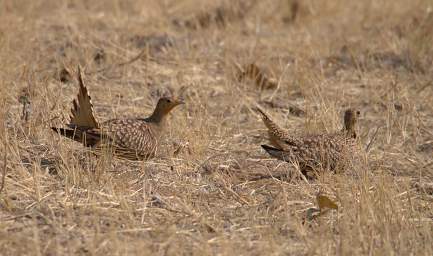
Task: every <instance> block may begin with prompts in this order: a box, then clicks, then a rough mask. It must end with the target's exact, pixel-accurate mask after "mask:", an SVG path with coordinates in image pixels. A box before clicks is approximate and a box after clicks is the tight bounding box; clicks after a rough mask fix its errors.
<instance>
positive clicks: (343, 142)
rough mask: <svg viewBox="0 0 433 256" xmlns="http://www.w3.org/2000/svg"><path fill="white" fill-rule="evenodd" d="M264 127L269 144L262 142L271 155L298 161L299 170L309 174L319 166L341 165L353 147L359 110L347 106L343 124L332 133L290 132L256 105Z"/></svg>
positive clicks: (335, 167)
mask: <svg viewBox="0 0 433 256" xmlns="http://www.w3.org/2000/svg"><path fill="white" fill-rule="evenodd" d="M258 111H259V112H260V114H261V116H262V120H263V122H264V123H265V125H266V127H267V128H268V134H269V138H270V142H271V144H272V145H273V146H274V147H272V146H268V145H262V148H263V149H264V150H266V152H267V153H268V154H270V155H271V156H273V157H275V158H277V159H279V160H283V161H286V162H290V163H294V164H298V165H299V167H300V169H301V171H302V173H304V174H308V176H311V172H313V173H314V172H317V171H319V170H332V171H339V170H342V169H344V167H345V166H346V165H347V162H348V161H349V159H350V156H351V154H353V152H354V150H355V147H356V130H355V125H356V122H357V119H358V116H359V111H354V110H352V109H348V110H346V111H345V113H344V127H343V129H342V130H341V131H338V132H334V133H322V134H315V135H306V136H293V135H290V134H289V133H288V132H287V131H285V130H283V129H282V128H280V127H279V126H278V125H277V124H276V123H274V122H273V121H272V120H271V119H270V118H269V116H268V115H266V113H265V112H264V111H263V110H261V109H258Z"/></svg>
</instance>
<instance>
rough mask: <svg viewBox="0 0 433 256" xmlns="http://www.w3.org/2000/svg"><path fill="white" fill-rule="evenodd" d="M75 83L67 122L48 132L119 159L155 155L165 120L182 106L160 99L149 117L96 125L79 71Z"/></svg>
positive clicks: (122, 119)
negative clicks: (76, 93)
mask: <svg viewBox="0 0 433 256" xmlns="http://www.w3.org/2000/svg"><path fill="white" fill-rule="evenodd" d="M78 83H79V86H80V89H79V92H78V95H77V98H76V99H74V101H73V108H72V109H71V113H72V115H71V117H70V118H71V120H70V123H69V124H68V125H67V128H56V127H52V129H53V130H54V131H56V132H57V133H59V134H61V135H63V136H65V137H68V138H70V139H73V140H75V141H78V142H81V143H83V144H84V145H85V146H87V147H92V148H94V149H96V150H97V151H100V150H101V149H103V148H111V149H113V152H114V154H115V155H116V156H118V157H122V158H127V159H134V160H142V159H147V158H151V157H153V156H155V153H156V150H157V147H158V144H159V141H160V139H161V137H162V135H163V130H164V126H165V125H164V121H165V117H166V116H167V114H168V113H169V112H170V111H171V110H172V109H173V108H174V107H176V106H177V105H179V104H183V102H182V101H180V100H178V99H175V98H171V97H162V98H160V99H159V101H158V103H157V105H156V107H155V110H154V111H153V113H152V115H151V116H150V117H147V118H121V119H111V120H108V121H105V122H103V123H99V122H98V121H97V120H96V118H95V116H94V114H93V105H92V101H91V98H90V95H89V93H88V91H87V88H86V86H85V84H84V81H83V77H82V74H81V71H80V68H78ZM107 146H108V147H107Z"/></svg>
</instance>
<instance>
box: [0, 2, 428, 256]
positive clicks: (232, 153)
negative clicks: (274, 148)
mask: <svg viewBox="0 0 433 256" xmlns="http://www.w3.org/2000/svg"><path fill="white" fill-rule="evenodd" d="M293 3H294V1H283V0H281V1H272V0H265V1H246V2H238V1H199V0H182V1H174V0H166V1H144V0H143V1H115V0H106V1H100V2H97V1H84V0H81V1H67V0H61V1H59V0H46V1H42V0H34V1H24V0H21V1H16V0H3V1H0V60H1V62H0V102H1V103H0V104H1V106H2V107H1V109H0V120H1V123H0V124H1V125H0V142H1V146H0V153H1V154H0V170H1V173H0V177H1V178H2V179H0V181H2V182H1V183H0V185H1V186H0V188H1V189H2V190H1V192H0V255H71V254H84V255H86V254H89V255H104V254H105V255H147V254H152V255H179V254H180V255H184V254H187V255H335V254H339V255H348V254H351V255H433V248H432V247H433V246H432V245H433V235H432V234H433V207H432V202H433V157H432V156H433V85H432V79H433V68H432V66H433V65H432V64H433V50H432V45H433V12H432V10H433V9H432V8H433V3H432V2H431V1H428V0H415V1H408V0H394V1H385V0H379V1H344V0H331V1H313V0H311V1H310V0H306V1H299V3H298V4H299V5H298V8H297V9H296V8H295V7H293ZM290 6H292V7H290ZM203 17H204V18H203ZM293 17H294V18H293ZM139 54H141V55H140V56H139V58H138V59H134V57H136V56H138V55H139ZM253 62H254V63H256V64H257V65H258V66H260V67H262V68H263V69H264V70H266V73H267V74H268V75H269V76H270V77H273V78H275V79H276V81H277V82H278V84H277V87H276V88H274V89H269V90H259V89H258V88H257V87H256V86H255V85H254V84H253V83H252V82H248V81H246V82H238V81H237V80H236V72H237V69H236V68H237V66H242V65H247V64H249V63H253ZM79 64H80V65H81V67H83V69H84V73H85V81H86V83H87V86H88V88H89V91H90V94H91V96H92V100H93V103H94V107H95V112H96V115H97V117H98V118H99V120H107V119H110V118H115V117H126V116H127V117H146V116H148V115H149V114H150V113H151V111H152V110H153V107H154V105H155V104H156V102H157V100H158V98H159V97H160V96H162V95H165V94H172V95H178V96H181V97H183V98H184V100H185V102H186V104H185V105H183V106H180V107H177V108H176V109H174V110H173V112H172V114H171V115H170V117H169V124H170V125H169V127H168V131H167V136H166V137H165V139H166V140H165V141H164V143H163V145H162V146H161V150H160V151H159V154H158V157H156V158H154V159H151V160H149V161H146V162H132V161H125V160H120V159H116V158H113V157H111V156H110V155H109V154H105V155H103V156H101V157H95V156H94V155H93V154H92V153H91V152H89V150H88V149H85V148H83V147H82V146H81V145H80V144H78V143H75V142H72V141H70V140H68V139H66V138H62V137H60V136H59V135H58V134H55V133H54V132H52V131H51V129H50V127H51V126H61V125H63V124H65V123H66V122H67V121H68V116H69V113H70V108H71V101H72V99H73V98H74V97H75V96H76V93H77V90H78V86H77V83H76V81H75V71H76V69H77V66H78V65H79ZM64 67H66V68H67V69H68V70H69V71H70V72H71V75H72V77H69V78H68V80H69V81H66V82H61V81H60V78H59V74H60V73H61V71H62V69H63V68H64ZM20 101H21V102H20ZM23 102H26V103H25V105H26V107H25V110H26V111H24V112H23V105H24V103H23ZM257 104H259V105H260V106H262V108H263V109H265V110H266V112H267V113H269V114H270V115H271V116H272V117H273V118H274V119H275V121H276V122H278V123H279V124H280V125H281V126H283V127H285V128H287V129H288V130H290V131H292V132H293V133H294V134H309V133H317V132H332V131H336V130H339V129H341V126H342V114H343V111H344V109H346V108H348V107H352V108H356V109H359V110H360V111H361V118H360V120H359V123H358V134H359V138H360V139H359V143H360V147H362V151H361V152H360V153H359V154H358V155H357V157H356V161H354V163H353V164H352V165H351V167H350V168H349V169H348V170H347V171H346V172H345V173H342V174H336V175H334V174H330V173H324V174H322V175H320V176H319V177H318V178H317V179H316V180H305V179H302V178H300V177H299V175H298V174H297V173H298V171H297V170H296V168H295V167H294V166H293V165H291V164H289V163H283V162H280V161H278V160H274V159H272V158H271V157H269V156H268V155H267V154H266V153H265V152H264V151H263V150H262V149H261V147H260V145H261V144H265V143H266V142H267V140H266V132H265V126H264V124H263V123H262V122H261V120H260V117H259V115H258V114H257V113H256V112H255V111H254V107H255V106H256V105H257ZM289 109H292V110H293V109H299V110H300V112H299V113H295V112H293V111H292V112H291V111H289ZM26 116H27V117H26ZM371 140H374V141H373V142H372V143H371V145H370V147H369V150H368V151H367V152H366V151H365V150H364V149H365V148H366V147H367V145H368V144H370V142H371ZM281 174H283V175H281ZM262 176H268V178H266V179H260V178H258V177H262ZM272 176H275V177H274V178H272ZM277 176H278V178H277ZM319 191H324V192H326V193H327V194H328V195H330V197H331V198H332V199H333V200H334V201H335V202H336V203H337V205H338V206H339V208H338V211H329V212H328V213H327V214H324V215H323V216H320V217H318V218H316V219H314V220H311V221H310V220H308V219H306V214H307V209H308V208H311V207H315V206H316V195H317V193H318V192H319Z"/></svg>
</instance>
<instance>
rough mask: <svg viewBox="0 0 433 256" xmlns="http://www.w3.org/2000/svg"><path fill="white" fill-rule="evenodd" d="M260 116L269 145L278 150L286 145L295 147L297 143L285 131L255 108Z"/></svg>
mask: <svg viewBox="0 0 433 256" xmlns="http://www.w3.org/2000/svg"><path fill="white" fill-rule="evenodd" d="M256 109H257V111H258V112H259V113H260V114H261V116H262V120H263V123H264V124H265V126H266V128H268V134H269V140H270V142H271V144H272V145H273V146H275V147H277V148H279V149H283V148H285V147H286V146H287V145H296V144H297V141H296V139H295V138H294V137H292V136H290V135H289V134H288V133H287V131H285V130H284V129H282V128H281V127H280V126H279V125H278V124H276V123H275V122H274V121H272V120H271V118H269V116H268V115H267V114H266V113H265V112H264V111H263V110H262V109H260V108H259V107H257V108H256Z"/></svg>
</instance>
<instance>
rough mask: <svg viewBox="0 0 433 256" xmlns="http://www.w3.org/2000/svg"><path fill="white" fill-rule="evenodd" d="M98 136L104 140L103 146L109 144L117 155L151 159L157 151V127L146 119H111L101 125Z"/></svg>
mask: <svg viewBox="0 0 433 256" xmlns="http://www.w3.org/2000/svg"><path fill="white" fill-rule="evenodd" d="M100 134H101V137H102V138H106V140H104V141H105V142H103V144H105V143H107V142H109V143H110V145H111V146H112V147H113V148H114V149H115V151H116V152H117V153H121V154H132V155H136V156H138V157H151V156H153V155H154V154H155V152H156V149H157V145H158V139H159V127H158V126H157V125H156V124H154V123H151V122H148V121H147V120H146V119H132V118H131V119H111V120H108V121H106V122H104V123H102V124H101V129H100ZM98 146H101V145H98Z"/></svg>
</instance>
